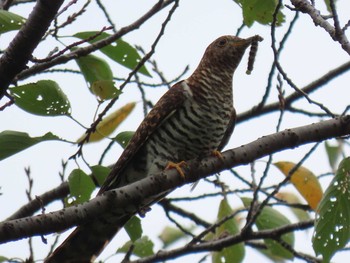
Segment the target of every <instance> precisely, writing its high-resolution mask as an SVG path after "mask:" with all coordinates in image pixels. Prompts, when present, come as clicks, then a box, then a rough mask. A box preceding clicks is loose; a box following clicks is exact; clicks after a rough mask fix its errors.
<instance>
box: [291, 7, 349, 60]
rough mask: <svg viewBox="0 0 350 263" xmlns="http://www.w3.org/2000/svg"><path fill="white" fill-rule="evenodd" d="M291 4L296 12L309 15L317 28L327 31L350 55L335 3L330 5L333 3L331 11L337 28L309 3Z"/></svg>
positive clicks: (347, 41)
mask: <svg viewBox="0 0 350 263" xmlns="http://www.w3.org/2000/svg"><path fill="white" fill-rule="evenodd" d="M291 2H292V4H293V5H294V6H295V8H296V10H298V11H301V12H303V13H306V14H308V15H309V16H310V17H311V19H312V21H313V22H314V23H315V25H316V26H320V27H322V28H323V29H324V30H326V31H327V32H328V34H329V35H330V36H331V37H332V39H333V40H335V41H338V42H339V43H340V44H341V46H342V48H343V50H345V51H346V52H347V53H348V54H349V55H350V43H349V40H348V39H347V37H346V35H345V33H344V32H343V30H341V29H340V26H339V21H338V17H337V13H336V11H335V7H334V2H333V1H330V3H333V5H331V9H332V15H333V20H334V22H335V26H336V27H335V26H332V25H331V24H330V23H329V22H328V21H327V20H326V19H324V18H323V17H322V15H321V14H320V11H319V10H317V9H316V8H315V7H314V6H313V5H312V4H310V3H309V2H308V1H305V0H291ZM338 28H339V29H338Z"/></svg>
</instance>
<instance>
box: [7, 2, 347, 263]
mask: <svg viewBox="0 0 350 263" xmlns="http://www.w3.org/2000/svg"><path fill="white" fill-rule="evenodd" d="M105 2H107V1H105ZM154 2H155V1H152V4H153V3H154ZM286 3H288V4H290V3H289V1H286ZM152 4H151V3H148V2H147V3H146V2H145V1H136V0H130V1H128V2H127V4H126V2H125V1H109V3H108V6H107V7H108V8H107V10H110V14H111V16H112V19H113V21H114V22H115V24H116V26H117V28H120V27H123V26H125V25H128V24H129V23H131V22H133V21H134V20H135V19H137V18H138V17H139V16H140V15H141V14H143V13H145V12H146V11H147V10H148V9H149V8H150V7H151V6H152ZM337 4H338V6H339V7H338V10H339V13H340V17H341V22H343V23H345V22H346V21H347V19H348V18H349V12H348V10H350V8H349V7H350V6H349V3H348V2H347V1H337ZM29 6H30V5H29V4H28V5H24V7H21V8H14V9H11V11H12V12H15V13H18V14H21V15H22V16H24V17H26V16H27V15H28V12H29V11H28V10H30V9H31V7H30V8H29ZM321 6H322V5H321ZM322 7H323V6H322ZM77 9H78V8H77ZM167 10H169V8H167V9H166V10H163V11H162V12H160V14H158V15H156V16H155V17H153V18H152V19H150V20H149V21H147V22H146V23H145V24H144V25H143V26H142V27H141V28H140V29H138V30H136V31H134V32H132V33H131V34H128V35H127V36H126V37H125V38H124V40H126V41H127V42H129V43H130V44H133V45H139V46H142V47H143V48H144V49H145V50H146V51H148V50H149V48H150V45H151V44H152V42H153V41H154V38H155V36H156V35H157V34H158V32H159V30H160V23H161V22H162V21H163V19H164V18H165V17H166V15H167ZM283 11H284V13H285V14H286V18H287V21H290V19H291V18H292V17H293V15H294V12H292V11H290V10H289V9H287V8H284V9H283ZM99 12H100V11H96V9H95V8H89V9H88V11H87V12H86V14H85V15H84V16H83V17H81V18H79V20H77V23H75V24H74V25H73V26H72V27H70V28H69V29H67V30H64V31H62V32H61V35H64V34H66V35H70V34H72V32H73V33H76V32H79V31H88V30H89V31H91V30H100V29H101V28H102V27H103V26H105V25H107V22H106V21H105V20H103V19H101V17H102V16H101V14H100V13H99ZM343 20H344V21H343ZM241 21H242V15H241V9H240V8H239V7H238V6H237V5H236V4H235V3H234V2H233V1H230V0H221V1H217V0H216V1H213V0H192V1H180V7H179V8H178V10H177V11H176V13H175V14H174V16H173V18H172V20H171V22H170V24H169V26H168V27H167V29H166V32H165V35H164V37H163V39H162V40H161V41H160V43H159V45H158V46H157V49H156V54H155V55H154V56H153V58H154V59H156V60H157V63H158V66H159V68H160V69H161V70H162V71H163V73H164V75H165V76H166V77H167V78H168V79H169V80H170V79H173V78H175V77H176V76H177V75H178V74H180V73H181V72H182V71H183V69H184V68H185V67H186V66H187V65H189V66H190V70H189V72H188V73H187V76H188V75H189V74H190V73H191V72H192V71H193V70H194V69H195V67H196V66H197V64H198V62H199V60H200V58H201V56H202V55H203V52H204V50H205V48H206V47H207V45H208V44H209V43H210V42H212V41H213V40H214V39H216V38H217V37H218V36H221V35H226V34H235V32H236V31H237V28H238V27H239V26H240V25H241ZM285 30H286V28H285V27H284V28H280V29H278V30H277V37H278V38H279V39H280V37H281V36H282V35H283V33H284V32H285ZM255 34H259V35H261V36H262V37H264V39H265V40H264V42H262V43H260V44H259V49H258V55H257V58H256V64H255V66H254V71H253V73H252V74H251V75H250V76H248V75H246V74H245V71H246V66H247V59H248V57H247V54H248V52H247V54H246V55H245V57H244V58H243V59H242V62H241V64H240V66H239V69H238V70H237V71H236V74H235V76H234V90H235V93H234V94H235V95H234V97H235V98H234V103H235V106H236V110H237V111H238V112H243V111H246V110H248V109H250V108H251V107H252V106H253V105H256V104H257V103H258V102H259V101H260V99H261V96H262V95H263V93H264V89H265V86H266V82H267V81H266V79H267V74H268V72H269V70H270V67H271V61H272V58H273V55H272V51H271V48H270V45H271V38H270V28H269V27H267V26H261V25H258V24H254V26H253V27H251V28H245V29H244V30H243V31H242V34H241V36H242V37H249V36H252V35H255ZM13 35H14V34H13V33H7V34H5V35H3V36H1V40H2V41H1V43H0V45H1V48H2V49H3V48H4V47H5V46H6V44H7V43H8V41H9V39H10V38H11V37H12V36H13ZM63 41H67V42H66V43H68V40H66V39H63ZM71 41H74V39H71ZM52 48H53V46H49V45H43V46H39V48H38V50H37V51H36V53H35V56H37V57H43V56H46V55H47V53H48V52H49V51H50V50H51V49H52ZM96 55H99V56H100V53H96ZM101 56H102V55H101ZM104 58H105V57H104ZM105 59H106V58H105ZM106 60H107V59H106ZM348 60H349V58H348V55H347V53H345V52H344V51H343V50H342V49H341V47H340V45H339V44H338V43H334V42H333V40H332V39H331V38H330V36H329V35H328V34H327V33H326V32H325V31H324V30H323V29H321V28H315V26H314V24H313V22H312V21H311V19H310V18H309V17H307V16H306V15H305V14H300V20H299V21H298V22H297V25H296V27H295V29H294V32H293V34H292V36H291V39H290V40H289V41H288V43H287V45H286V47H285V52H284V53H283V54H282V56H281V60H280V61H281V64H282V66H283V67H284V69H285V70H286V72H287V73H288V75H289V76H290V77H291V78H292V79H293V80H294V81H295V83H296V84H297V85H300V87H303V86H304V85H306V84H308V83H310V82H311V81H313V80H315V79H316V78H318V77H319V76H321V75H323V74H325V73H327V72H328V71H329V70H331V69H333V68H335V67H337V66H339V65H340V64H342V63H344V62H346V61H348ZM111 65H113V67H112V69H113V71H114V74H115V76H117V77H125V76H126V75H127V73H128V70H126V69H124V68H121V67H120V66H115V64H111ZM67 67H70V68H76V65H75V63H74V62H70V63H68V65H67ZM61 68H63V66H61ZM149 69H151V68H150V67H149ZM48 78H49V79H53V80H55V81H57V82H58V83H59V85H60V86H61V88H62V89H63V91H64V92H65V93H66V94H67V96H68V98H69V99H70V102H71V104H72V115H73V116H74V117H75V118H77V119H78V120H79V121H80V122H81V123H83V124H84V125H86V126H89V124H90V123H91V121H92V119H93V116H94V112H95V110H96V100H95V99H94V97H93V96H92V95H91V94H90V93H89V91H88V89H87V88H86V84H85V82H84V80H83V78H82V77H81V76H78V75H73V74H55V75H54V74H43V75H39V76H36V77H33V78H31V79H30V80H25V81H24V82H23V83H21V84H24V83H27V82H30V81H35V80H39V79H48ZM143 80H144V81H148V82H153V80H152V79H151V78H146V77H145V78H144V79H143ZM274 83H275V84H276V78H274ZM348 83H350V74H349V73H346V74H344V75H342V76H341V77H340V78H338V79H337V80H335V81H332V82H331V83H329V84H328V85H327V87H325V88H323V89H322V90H320V91H318V92H315V93H313V94H312V95H311V97H312V98H313V99H314V100H316V101H318V102H321V103H324V104H325V105H326V106H327V107H329V108H330V109H331V110H332V111H334V112H337V113H340V112H342V111H343V109H344V108H345V106H346V105H348V104H349V102H348V96H344V95H342V94H348V93H346V92H347V89H348V85H349V84H348ZM275 84H274V85H273V89H272V95H271V98H270V100H269V101H270V102H272V101H276V98H277V92H276V88H275ZM284 88H285V90H286V94H290V93H291V92H292V90H291V88H290V87H288V85H287V84H284ZM165 91H166V89H165V88H162V89H160V88H157V89H155V88H149V89H147V92H148V94H147V96H148V98H152V101H154V102H156V101H157V99H158V98H159V97H160V96H161V95H162V94H163V93H164V92H165ZM131 101H141V96H140V92H139V91H138V89H137V87H136V86H135V85H132V84H130V85H127V86H126V88H125V89H124V94H123V95H122V97H121V99H120V101H118V102H117V103H116V105H115V107H114V109H117V108H119V107H121V106H123V105H124V104H126V103H128V102H131ZM2 104H3V103H1V105H2ZM297 105H298V107H299V108H300V107H304V108H307V109H308V110H310V111H318V108H317V107H316V106H313V105H307V104H306V103H305V102H304V101H301V102H299V103H298V104H297ZM1 118H2V124H1V125H0V131H2V130H16V131H23V132H28V133H29V134H30V135H31V136H41V135H43V134H45V133H46V132H49V131H51V132H53V133H54V134H56V135H58V136H60V137H62V138H65V139H68V140H76V139H77V138H78V137H80V135H81V134H82V133H83V132H84V130H83V129H82V128H81V127H80V126H78V125H77V124H76V123H74V122H73V121H72V120H70V119H68V118H66V117H54V118H49V117H40V116H33V115H29V114H27V113H25V112H24V111H22V110H20V109H18V108H16V107H15V106H12V107H10V108H7V109H6V110H5V111H4V112H2V113H1ZM142 118H143V113H142V105H141V103H138V104H137V107H136V110H135V111H134V112H133V113H132V115H131V116H130V118H129V119H128V120H127V121H125V122H124V123H123V124H122V125H121V126H120V127H119V128H118V131H117V133H118V132H121V131H125V130H135V129H136V128H137V126H138V124H139V123H140V121H141V120H142ZM277 121H278V113H274V114H269V115H267V116H264V117H262V118H259V119H254V120H252V121H249V122H245V123H242V124H240V125H238V126H237V127H236V130H235V132H234V134H233V136H232V138H231V140H230V143H229V145H228V146H227V149H229V148H233V147H237V146H240V145H242V144H245V143H248V142H250V141H253V140H255V139H257V138H259V137H261V136H263V135H267V134H270V133H273V132H275V129H276V124H277ZM312 121H313V122H316V121H318V119H316V118H315V119H313V120H312ZM309 123H310V119H308V118H304V117H302V116H301V115H297V114H286V117H285V119H284V121H283V123H282V128H283V129H285V128H292V127H297V126H301V125H305V124H309ZM108 142H109V141H108V140H105V141H104V142H102V143H101V144H91V145H88V146H86V147H84V157H85V159H86V160H87V161H88V162H90V163H92V164H95V163H96V162H97V161H98V159H99V157H100V155H101V153H102V152H103V150H104V147H105V146H106V145H107V144H108ZM310 147H311V146H310V145H308V146H305V147H300V148H299V149H294V150H288V151H285V152H283V153H280V154H277V155H276V156H275V157H274V161H280V160H288V161H293V162H298V161H299V160H300V159H301V158H302V157H303V155H304V154H305V152H306V151H307V150H308V149H310ZM76 150H77V149H76V147H75V146H71V145H69V144H65V143H61V142H44V143H41V144H38V145H36V146H34V147H32V148H30V149H28V150H26V151H24V152H21V153H19V154H17V155H15V156H12V157H10V158H7V159H5V160H3V161H1V162H0V178H1V189H0V191H1V193H2V195H1V196H0V207H1V209H0V216H1V218H6V217H8V216H9V215H11V214H12V213H13V212H15V211H16V210H17V209H18V208H19V207H20V206H21V205H23V204H24V203H26V202H27V199H26V195H25V189H26V188H27V179H26V177H25V174H24V167H28V166H30V168H31V172H32V173H31V175H32V177H33V178H34V187H33V195H40V194H42V193H44V192H45V191H47V190H49V189H51V188H53V187H55V186H57V184H58V183H59V177H58V172H60V171H61V160H62V159H63V160H67V159H68V158H69V157H70V156H71V155H72V154H74V153H75V151H76ZM112 152H113V154H109V155H108V158H107V160H108V162H110V163H112V162H114V161H116V160H117V158H118V156H119V154H120V152H121V148H120V147H119V146H115V147H114V148H113V151H112ZM78 163H79V165H80V166H81V168H83V169H85V168H86V166H85V165H84V163H83V162H82V161H81V160H80V161H78ZM264 164H265V163H264V162H258V163H257V164H256V167H255V169H257V175H258V176H260V175H261V172H262V169H263V168H264ZM304 165H305V166H307V167H308V168H310V169H311V170H312V171H313V172H314V173H315V174H316V175H317V174H321V173H324V172H327V171H329V166H328V161H327V157H326V155H325V151H324V148H323V147H320V148H319V149H318V150H317V153H316V154H314V155H313V156H312V157H311V158H310V159H308V160H307V161H306V163H305V164H304ZM75 168H77V164H76V163H74V162H70V163H69V165H68V168H67V175H68V174H69V171H71V170H72V169H75ZM272 169H274V168H272ZM238 171H240V172H241V174H242V175H246V177H245V178H246V179H248V180H249V179H250V167H249V166H246V167H242V168H239V170H238ZM272 171H273V170H271V172H270V173H271V176H274V178H269V180H271V182H276V180H281V179H282V178H283V177H282V175H281V174H280V173H279V172H278V171H277V170H276V169H275V170H274V171H275V173H273V172H272ZM221 179H222V180H223V181H225V182H226V183H227V184H229V183H230V182H232V180H231V179H232V177H231V176H230V175H225V174H223V175H222V176H221ZM326 182H327V181H324V182H323V183H324V184H326ZM325 187H326V185H324V188H325ZM207 191H210V192H212V191H215V189H213V188H212V186H209V185H208V184H206V183H199V185H198V186H197V188H196V189H195V190H194V191H193V192H190V186H185V187H183V188H181V189H178V190H176V191H175V192H174V193H173V194H172V196H197V195H200V194H201V193H204V192H207ZM230 203H231V204H232V206H233V207H239V206H240V203H239V201H238V198H232V200H230ZM59 205H60V204H59V203H58V202H56V203H55V204H54V205H53V206H50V207H49V208H48V209H47V211H53V210H55V209H58V208H59V207H60V206H59ZM188 207H189V208H190V209H191V211H192V212H196V213H198V214H199V215H204V216H205V219H206V220H207V221H212V222H213V221H214V220H215V218H216V215H217V203H216V202H214V201H213V200H208V202H207V203H206V202H202V203H201V204H198V205H193V204H192V205H191V204H189V205H188ZM291 218H292V219H293V217H291ZM293 220H294V219H293ZM166 224H168V225H169V224H170V223H169V222H168V221H166V219H165V216H164V213H163V211H162V209H160V208H159V207H158V206H157V205H155V206H153V208H152V211H151V212H150V213H148V214H147V216H146V218H145V219H143V226H144V232H145V233H144V234H146V235H149V236H150V237H151V238H152V240H156V237H157V235H159V233H160V232H161V230H162V229H163V228H164V226H165V225H166ZM297 236H298V237H297V239H296V240H297V242H296V248H297V249H302V250H303V251H304V248H305V247H307V251H308V252H309V253H311V254H312V249H311V241H310V238H311V231H309V232H308V233H307V234H305V233H298V235H297ZM46 238H47V239H48V242H49V244H50V242H52V241H53V240H54V239H53V237H52V236H51V235H48V236H46ZM61 240H63V238H62V239H61ZM126 240H127V237H126V234H125V233H124V232H123V233H121V235H120V237H119V236H118V238H116V239H115V240H114V241H113V244H114V247H117V246H118V245H122V244H123V243H124V242H125V241H126ZM27 242H28V241H27V240H23V241H20V242H12V243H8V244H4V245H1V246H0V255H4V256H7V257H11V256H12V257H16V256H17V257H22V258H23V257H25V256H27V255H28V246H27ZM155 242H157V241H155ZM34 244H35V246H34V253H35V259H40V258H42V257H44V256H45V255H46V253H47V251H48V249H49V245H44V244H42V243H41V241H40V237H35V238H34ZM113 244H111V245H110V246H109V249H107V250H106V251H105V252H104V253H103V254H102V255H101V259H105V258H106V257H107V256H109V255H110V254H111V253H112V252H113V251H114V250H113V248H114V247H113ZM159 246H160V243H156V248H159ZM203 255H204V254H200V255H195V256H193V255H191V256H188V257H182V258H179V259H177V260H175V261H172V262H195V260H197V261H198V260H199V259H200V258H201V257H202V256H203ZM345 255H346V254H345V253H340V254H339V255H337V256H336V257H335V258H334V260H333V262H342V257H344V256H345ZM193 258H195V260H193ZM264 259H265V258H262V257H261V256H260V255H257V254H256V253H252V250H250V249H248V250H247V251H246V259H245V261H244V262H253V261H254V260H264ZM343 260H344V258H343ZM107 262H118V260H116V259H115V258H113V259H112V260H109V261H107ZM260 262H261V261H260ZM294 262H300V261H298V260H295V261H294ZM343 262H344V261H343Z"/></svg>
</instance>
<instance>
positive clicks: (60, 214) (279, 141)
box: [0, 115, 350, 243]
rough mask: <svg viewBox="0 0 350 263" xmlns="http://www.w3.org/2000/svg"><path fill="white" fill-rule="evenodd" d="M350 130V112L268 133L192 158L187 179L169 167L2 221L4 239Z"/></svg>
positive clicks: (132, 207)
mask: <svg viewBox="0 0 350 263" xmlns="http://www.w3.org/2000/svg"><path fill="white" fill-rule="evenodd" d="M349 134H350V115H347V116H343V117H339V118H335V119H331V120H328V121H321V122H318V123H314V124H310V125H306V126H302V127H298V128H294V129H287V130H285V131H281V132H278V133H275V134H271V135H267V136H264V137H262V138H259V139H257V140H255V141H253V142H251V143H249V144H246V145H242V146H241V147H238V148H235V149H232V150H228V151H226V152H224V153H222V158H217V157H213V156H211V157H207V158H204V159H202V160H192V161H189V162H188V163H187V164H188V166H187V167H186V168H184V173H185V175H186V176H185V179H184V178H183V177H182V176H181V175H179V174H178V173H177V171H176V170H175V169H171V170H166V171H164V172H162V173H161V174H159V175H155V176H149V177H147V178H145V179H142V180H140V181H137V182H135V183H132V184H130V185H127V186H124V187H121V188H118V189H115V190H111V191H107V192H106V193H104V194H103V195H101V196H98V197H96V198H94V199H92V200H91V201H89V202H87V203H84V204H81V205H77V206H74V207H69V208H65V209H62V210H59V211H57V212H51V213H49V214H43V215H38V216H34V217H26V218H21V219H17V220H12V221H6V222H4V223H1V224H0V243H4V242H8V241H14V240H17V239H20V238H25V237H30V236H34V235H44V234H48V233H52V232H56V231H62V230H64V229H67V228H69V227H72V226H74V225H77V224H82V223H84V222H86V221H88V220H91V219H98V217H99V216H100V215H101V214H104V213H113V215H114V216H120V215H125V214H134V213H136V212H137V211H139V210H140V207H142V206H147V205H148V204H147V199H148V198H149V197H151V196H155V195H158V194H159V193H162V192H166V191H169V190H173V189H175V188H177V187H180V186H182V185H184V184H187V183H193V182H195V181H197V180H198V179H200V178H204V177H207V176H210V175H212V174H214V173H218V172H221V171H223V170H226V169H228V168H231V167H234V166H239V165H244V164H248V163H250V162H252V161H254V160H256V159H258V158H261V157H264V156H267V155H270V154H272V153H275V152H279V151H282V150H285V149H290V148H295V147H297V146H301V145H304V144H307V143H311V142H319V141H323V140H327V139H330V138H334V137H339V136H346V135H349ZM151 199H152V198H151ZM140 204H141V205H140Z"/></svg>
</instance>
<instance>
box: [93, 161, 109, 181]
mask: <svg viewBox="0 0 350 263" xmlns="http://www.w3.org/2000/svg"><path fill="white" fill-rule="evenodd" d="M90 169H91V171H92V176H93V177H94V179H95V180H96V181H97V183H98V185H99V186H101V185H102V184H103V182H104V181H105V180H106V178H107V176H108V175H109V173H110V172H111V168H109V167H106V166H102V165H94V166H91V167H90Z"/></svg>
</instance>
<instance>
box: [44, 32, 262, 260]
mask: <svg viewBox="0 0 350 263" xmlns="http://www.w3.org/2000/svg"><path fill="white" fill-rule="evenodd" d="M261 40H262V38H261V37H260V36H258V35H255V36H253V37H249V38H246V39H244V38H240V37H237V36H232V35H224V36H221V37H219V38H217V39H216V40H214V41H213V42H212V43H211V44H210V45H209V46H208V47H207V48H206V50H205V52H204V55H203V57H202V59H201V61H200V63H199V65H198V66H197V68H196V69H195V70H194V72H193V73H192V75H190V76H189V77H188V78H187V79H185V80H181V81H179V82H177V83H176V84H174V85H173V86H172V87H171V88H170V89H169V90H168V91H167V92H166V93H165V94H164V95H163V96H162V97H161V98H160V99H159V101H158V102H157V103H156V104H155V106H154V107H153V108H152V110H151V111H150V112H149V113H148V114H147V116H146V117H145V119H144V120H143V121H142V122H141V124H140V126H139V127H138V128H137V130H136V132H135V133H134V135H133V137H132V138H131V139H130V141H129V143H128V145H127V146H126V147H125V149H124V151H123V152H122V154H121V156H120V157H119V159H118V160H117V162H116V163H115V165H114V167H113V168H112V170H111V172H110V174H109V175H108V176H107V178H106V180H105V182H104V183H103V185H102V186H101V188H100V190H99V192H98V194H97V195H102V194H103V193H104V192H106V191H108V190H112V189H117V188H119V187H122V186H125V185H128V184H131V183H133V182H135V181H138V180H141V179H143V178H146V177H147V176H151V175H155V174H159V173H160V172H162V171H163V170H164V169H166V168H169V167H173V166H171V165H169V164H173V165H174V164H175V166H176V164H180V163H182V162H186V161H188V160H191V159H195V158H201V157H205V156H209V155H211V154H213V153H214V152H220V151H221V150H222V149H223V148H224V146H225V145H226V144H227V142H228V140H229V138H230V137H231V134H232V132H233V129H234V126H235V120H236V111H235V108H234V105H233V87H232V83H233V75H234V72H235V70H236V68H237V67H238V65H239V63H240V61H241V59H242V57H243V55H244V53H245V50H246V49H247V48H248V47H249V46H250V45H252V44H253V45H256V42H257V41H261ZM167 194H168V192H166V193H160V194H159V195H157V196H152V197H150V198H148V199H147V200H149V201H148V204H145V208H147V206H150V205H152V204H153V203H156V202H157V201H159V200H160V199H162V198H163V197H165V196H166V195H167ZM132 216H133V215H130V214H127V215H118V216H115V215H114V216H113V215H111V214H102V215H101V216H100V217H98V218H96V219H93V220H91V221H88V222H86V223H85V224H82V225H79V226H77V227H76V229H75V230H74V231H73V232H72V233H71V234H70V235H69V236H68V237H67V239H66V240H65V241H64V242H63V243H62V244H61V245H60V246H59V247H58V248H56V250H55V251H54V252H53V253H52V254H51V255H49V257H48V258H47V259H46V260H45V262H46V263H56V262H67V263H86V262H93V261H94V260H95V259H96V258H97V257H98V255H99V254H100V253H101V252H102V251H103V249H104V248H105V247H106V245H107V244H108V243H109V242H110V240H111V239H113V237H114V236H115V235H116V233H117V232H118V231H119V230H120V229H121V228H122V227H123V226H124V224H125V223H126V222H127V221H128V220H129V219H130V218H131V217H132Z"/></svg>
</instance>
